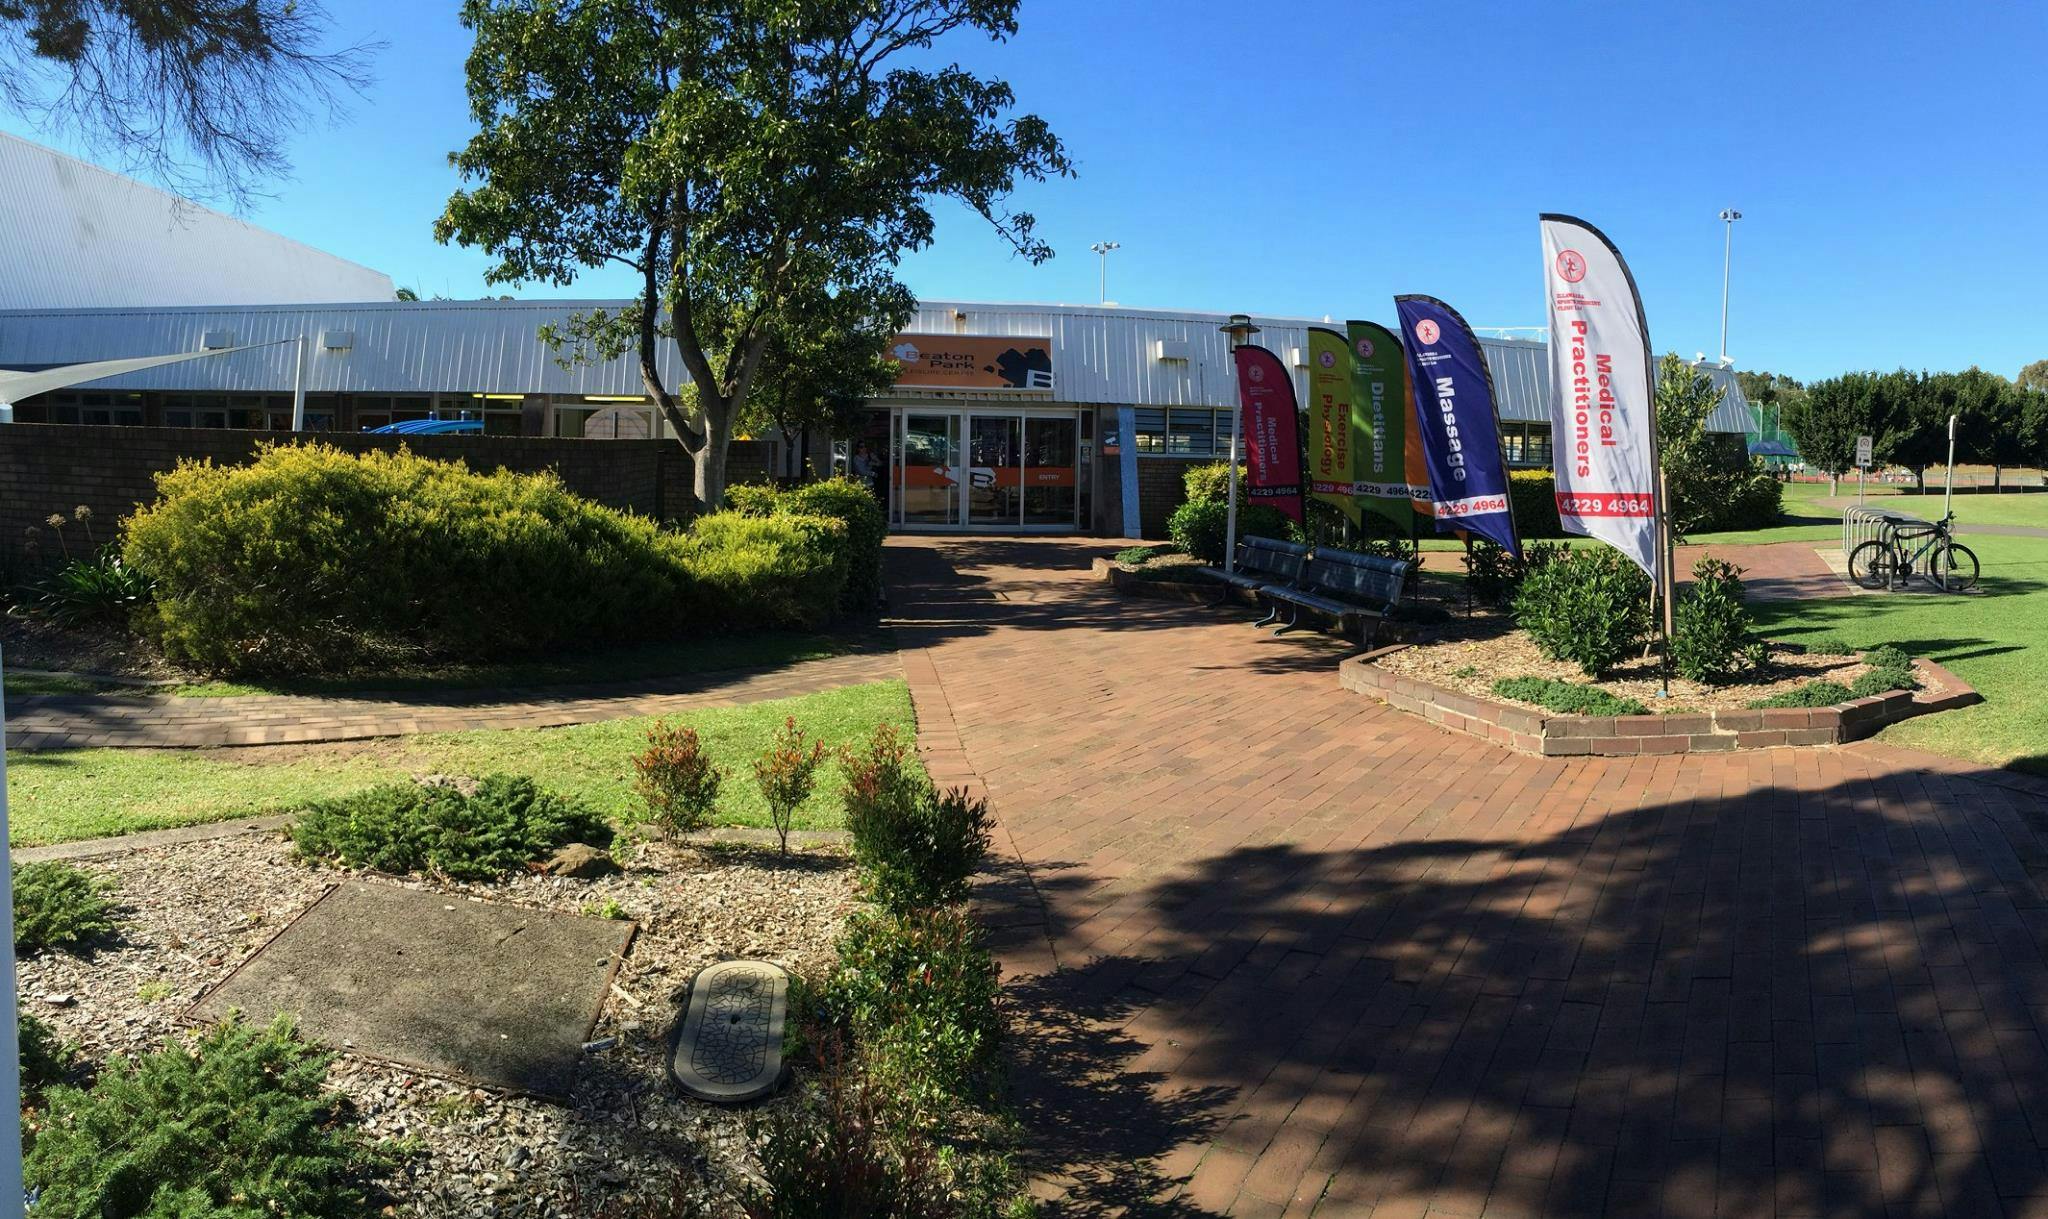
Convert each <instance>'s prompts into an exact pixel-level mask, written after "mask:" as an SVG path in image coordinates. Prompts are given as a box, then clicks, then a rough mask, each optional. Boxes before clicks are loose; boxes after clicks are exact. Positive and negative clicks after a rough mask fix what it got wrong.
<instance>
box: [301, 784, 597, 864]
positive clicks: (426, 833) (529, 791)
mask: <svg viewBox="0 0 2048 1219" xmlns="http://www.w3.org/2000/svg"><path fill="white" fill-rule="evenodd" d="M611 840H612V831H611V827H610V826H608V825H606V824H605V822H604V818H602V817H601V816H599V815H598V814H597V813H595V812H593V811H591V810H590V809H589V808H587V807H586V806H584V805H583V804H581V803H579V802H576V801H573V800H569V799H565V798H564V797H562V796H558V795H556V794H555V793H553V792H550V791H547V790H545V789H543V788H541V787H539V786H538V785H536V784H535V783H534V781H533V780H531V779H528V778H524V777H522V776H517V775H488V776H486V777H484V778H482V779H480V780H478V781H477V783H476V785H475V788H474V790H472V791H465V790H463V789H462V788H461V787H458V786H455V785H454V784H449V783H391V784H384V785H382V786H378V787H372V788H368V789H366V790H364V791H360V792H356V793H354V794H353V795H348V796H343V797H341V798H340V799H337V800H323V801H320V802H319V803H316V804H312V805H308V806H307V807H306V809H305V810H304V811H303V812H301V813H300V814H299V816H298V818H297V820H296V821H294V822H293V823H292V845H293V847H294V848H295V849H296V850H297V852H298V854H299V856H300V857H301V858H303V859H306V860H310V861H313V862H327V861H332V862H338V863H341V864H343V865H345V866H347V867H351V868H370V869H374V870H375V871H379V872H390V873H394V874H405V873H414V872H430V873H436V874H439V875H442V876H446V877H449V878H451V879H454V880H495V879H497V878H499V877H501V876H504V875H505V874H507V873H509V872H512V871H514V870H516V869H518V868H520V867H523V866H525V865H526V864H528V863H531V862H533V861H534V860H536V859H539V858H541V857H542V856H544V855H546V854H547V853H548V852H550V851H552V850H554V849H555V848H557V847H560V846H565V845H567V844H569V843H572V842H582V843H589V844H592V845H595V846H603V845H605V844H607V843H609V842H611Z"/></svg>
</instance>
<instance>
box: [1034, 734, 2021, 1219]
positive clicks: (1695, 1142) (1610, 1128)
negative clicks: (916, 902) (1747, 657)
mask: <svg viewBox="0 0 2048 1219" xmlns="http://www.w3.org/2000/svg"><path fill="white" fill-rule="evenodd" d="M1445 828H1448V827H1445ZM1424 832H1427V831H1424ZM1439 832H1441V831H1439ZM2044 835H2048V805H2044V804H2043V803H2042V802H2041V801H2040V800H2038V799H2037V798H2035V797H2032V796H2030V795H2026V794H2024V793H2019V792H2013V791H2008V790H2004V789H1999V788H1995V787H1991V786H1988V785H1980V784H1975V783H1970V782H1968V781H1965V780H1960V779H1953V778H1951V777H1948V776H1944V775H1941V774H1937V773H1934V772H1932V771H1912V770H1906V771H1900V772H1896V773H1894V774H1892V775H1890V776H1888V777H1884V778H1877V779H1858V780H1855V781H1851V782H1846V783H1840V784H1837V785H1834V786H1831V787H1825V788H1806V789H1803V790H1802V789H1797V788H1795V787H1793V786H1790V785H1787V786H1784V787H1776V788H1769V789H1764V790H1763V791H1761V792H1757V793H1754V794H1751V795H1749V796H1745V797H1741V798H1731V797H1721V796H1718V795H1714V794H1712V793H1710V792H1701V793H1699V794H1698V795H1693V796H1684V797H1681V798H1678V799H1674V800H1671V801H1668V802H1664V803H1658V804H1654V805H1650V806H1646V807H1642V808H1637V809H1632V810H1627V811H1621V812H1615V813H1611V814H1609V815H1606V816H1604V817H1588V818H1584V819H1582V820H1581V821H1580V822H1579V823H1577V824H1574V825H1572V826H1570V828H1567V829H1563V830H1561V831H1558V832H1552V833H1547V834H1540V835H1530V836H1526V837H1517V836H1513V835H1509V836H1507V837H1504V838H1479V837H1455V836H1449V835H1446V836H1444V837H1421V838H1410V839H1405V840H1400V841H1394V842H1391V843H1388V844H1386V845H1379V846H1371V847H1365V848H1360V849H1349V850H1310V849H1304V848H1303V847H1301V846H1299V845H1294V844H1277V845H1256V846H1244V847H1241V848H1238V849H1235V850H1231V851H1228V852H1225V853H1222V854H1217V855H1210V856H1205V857H1199V858H1195V859H1192V860H1189V861H1187V862H1185V863H1184V864H1181V865H1178V866H1174V867H1172V868H1170V869H1162V870H1161V872H1160V874H1159V876H1158V878H1157V879H1156V880H1153V881H1151V882H1150V883H1149V885H1148V887H1147V888H1146V889H1145V891H1144V893H1143V895H1142V896H1143V902H1142V909H1143V910H1144V911H1146V912H1147V913H1146V917H1147V918H1149V919H1151V920H1153V921H1152V923H1151V925H1150V927H1149V929H1148V931H1147V932H1146V933H1145V934H1143V935H1142V936H1137V937H1130V936H1128V935H1127V934H1126V935H1123V936H1122V937H1121V938H1123V939H1125V940H1126V941H1128V943H1127V946H1126V947H1125V948H1123V949H1121V950H1118V951H1114V952H1111V953H1109V954H1106V955H1105V956H1103V957H1101V958H1099V959H1096V960H1093V961H1090V962H1089V963H1088V964H1086V965H1084V966H1081V967H1078V968H1074V967H1070V968H1067V969H1064V970H1061V971H1059V972H1058V973H1057V974H1054V975H1052V976H1049V977H1035V978H1031V979H1028V980H1025V981H1022V982H1020V983H1018V984H1017V985H1016V986H1015V987H1014V988H1013V989H1012V992H1011V993H1012V995H1013V996H1014V998H1015V1000H1016V1003H1017V1008H1018V1023H1019V1041H1020V1043H1021V1045H1022V1053H1023V1055H1024V1061H1023V1066H1024V1071H1023V1074H1024V1075H1025V1076H1026V1077H1028V1078H1030V1079H1031V1081H1032V1083H1033V1085H1034V1087H1035V1088H1037V1089H1039V1091H1037V1092H1036V1093H1034V1094H1029V1095H1031V1099H1029V1100H1027V1101H1026V1103H1025V1116H1026V1119H1027V1125H1028V1126H1029V1127H1030V1129H1032V1130H1033V1131H1034V1133H1035V1135H1036V1136H1037V1137H1038V1138H1039V1139H1040V1140H1041V1143H1040V1150H1041V1152H1042V1153H1043V1154H1044V1155H1045V1156H1046V1158H1047V1159H1048V1160H1049V1161H1051V1162H1056V1163H1061V1164H1064V1165H1065V1166H1066V1167H1065V1172H1066V1174H1067V1176H1068V1178H1070V1179H1071V1180H1072V1182H1073V1187H1072V1191H1071V1192H1070V1194H1069V1199H1068V1206H1067V1208H1063V1209H1062V1210H1061V1211H1060V1212H1059V1213H1061V1214H1067V1213H1095V1212H1096V1211H1098V1210H1101V1211H1107V1210H1109V1209H1112V1208H1113V1207H1115V1206H1117V1205H1127V1204H1131V1203H1132V1202H1134V1201H1136V1200H1139V1199H1149V1198H1152V1197H1154V1196H1155V1195H1157V1194H1159V1193H1160V1192H1161V1191H1162V1190H1165V1191H1167V1192H1169V1193H1170V1192H1171V1189H1172V1184H1173V1182H1175V1181H1187V1182H1189V1188H1188V1189H1187V1190H1186V1191H1185V1192H1183V1193H1182V1194H1180V1195H1179V1198H1178V1200H1177V1201H1175V1202H1173V1203H1167V1204H1162V1205H1165V1206H1167V1207H1168V1208H1169V1209H1170V1210H1172V1212H1173V1213H1180V1214H1210V1213H1215V1214H1221V1213H1262V1214H1263V1213H1272V1214H1278V1213H1280V1208H1281V1207H1284V1206H1290V1205H1291V1206H1295V1207H1297V1208H1299V1209H1297V1210H1295V1211H1290V1212H1289V1213H1307V1208H1308V1207H1309V1206H1310V1205H1312V1204H1316V1203H1318V1200H1320V1207H1321V1209H1320V1210H1319V1211H1318V1212H1317V1213H1320V1214H1325V1215H1339V1214H1344V1215H1349V1214H1365V1213H1371V1208H1373V1207H1374V1206H1379V1207H1381V1208H1382V1210H1381V1211H1380V1212H1379V1213H1391V1212H1393V1211H1395V1210H1397V1209H1398V1213H1401V1214H1417V1215H1419V1214H1422V1213H1423V1211H1424V1209H1426V1208H1428V1207H1431V1206H1434V1207H1435V1208H1437V1209H1436V1210H1431V1211H1430V1212H1429V1213H1431V1214H1437V1213H1445V1214H1452V1215H1470V1216H1477V1215H1480V1214H1481V1213H1482V1212H1483V1213H1484V1214H1485V1215H1488V1216H1493V1215H1515V1214H1526V1215H1542V1216H1559V1215H1595V1214H1611V1215H1630V1216H1634V1215H1655V1214H1663V1215H1670V1216H1702V1217H1705V1216H1711V1215H1716V1214H1719V1215H1766V1216H1767V1215H1773V1214H1775V1215H1778V1216H1801V1215H1815V1216H1819V1215H1887V1216H1927V1217H1933V1216H1944V1215H1971V1216H1978V1215H1983V1216H1996V1215H2000V1214H2008V1213H2009V1214H2020V1213H2026V1214H2039V1213H2041V1211H2040V1210H2039V1209H2029V1208H2038V1207H2039V1206H2040V1205H2041V1202H2042V1198H2043V1196H2044V1194H2048V1169H2044V1161H2043V1155H2042V1148H2043V1147H2044V1146H2048V1045H2044V1042H2043V1040H2042V1032H2043V1030H2044V1028H2048V965H2044V959H2043V944H2044V942H2048V940H2044V937H2048V901H2044V898H2043V895H2042V891H2041V888H2040V887H2039V885H2038V883H2037V882H2038V880H2039V879H2040V878H2041V877H2042V875H2043V874H2044V872H2048V842H2044ZM1084 879H1085V878H1084V877H1083V876H1081V875H1079V874H1076V875H1073V876H1071V877H1070V879H1069V880H1068V883H1069V884H1070V885H1071V886H1072V887H1073V888H1075V889H1077V890H1078V889H1079V888H1081V887H1083V885H1084ZM1047 900H1048V902H1049V904H1051V905H1052V906H1054V907H1055V913H1057V907H1058V906H1059V905H1060V903H1061V901H1062V900H1063V894H1062V892H1061V891H1059V890H1057V889H1056V890H1052V891H1050V892H1049V894H1048V898H1047ZM1055 922H1056V923H1057V919H1056V920H1055ZM1087 930H1088V927H1086V926H1083V927H1082V936H1083V937H1085V934H1086V932H1087ZM1112 934H1113V938H1116V934H1115V933H1112ZM1081 942H1083V943H1085V942H1086V941H1085V938H1082V939H1081ZM1076 950H1077V949H1075V948H1072V947H1069V948H1063V949H1062V951H1063V952H1071V951H1076ZM1148 1148H1149V1150H1148ZM1154 1152H1158V1153H1162V1154H1160V1155H1159V1157H1158V1158H1156V1159H1154V1158H1148V1157H1150V1156H1152V1155H1153V1153H1154ZM1133 1164H1136V1165H1138V1166H1139V1167H1137V1168H1134V1169H1121V1171H1128V1172H1132V1173H1133V1174H1134V1175H1133V1177H1132V1179H1131V1181H1130V1183H1129V1186H1128V1188H1119V1187H1120V1186H1121V1182H1118V1181H1117V1180H1116V1179H1115V1178H1116V1175H1117V1173H1118V1171H1120V1168H1119V1166H1122V1165H1133ZM1233 1208H1234V1209H1233Z"/></svg>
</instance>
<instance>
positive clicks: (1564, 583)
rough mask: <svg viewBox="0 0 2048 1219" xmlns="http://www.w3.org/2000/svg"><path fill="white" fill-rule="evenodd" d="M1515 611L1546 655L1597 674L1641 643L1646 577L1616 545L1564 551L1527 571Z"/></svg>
mask: <svg viewBox="0 0 2048 1219" xmlns="http://www.w3.org/2000/svg"><path fill="white" fill-rule="evenodd" d="M1514 612H1515V623H1516V625H1518V626H1520V627H1521V628H1522V629H1523V630H1525V631H1527V632H1529V636H1530V638H1531V639H1533V640H1534V641H1535V643H1536V647H1537V648H1538V650H1540V651H1541V652H1542V653H1543V654H1544V655H1545V656H1547V657H1549V658H1550V659H1552V660H1564V661H1570V662H1572V663H1573V664H1576V665H1578V666H1579V668H1580V669H1581V670H1583V671H1584V672H1585V674H1586V676H1588V677H1598V676H1599V675H1600V674H1601V672H1602V671H1603V670H1605V669H1607V668H1609V667H1610V666H1612V665H1614V664H1615V663H1616V662H1617V661H1619V660H1621V659H1622V658H1623V657H1625V656H1627V655H1628V654H1629V653H1630V652H1631V651H1634V650H1635V649H1637V648H1639V647H1640V646H1641V645H1642V641H1643V638H1644V636H1645V634H1646V633H1647V632H1648V631H1649V629H1650V577H1649V576H1647V575H1645V574H1643V570H1642V568H1640V567H1637V566H1636V565H1635V564H1634V563H1632V562H1630V561H1629V560H1628V558H1627V557H1626V556H1624V555H1623V554H1622V553H1621V552H1620V551H1618V550H1613V549H1610V548H1608V547H1604V546H1603V547H1600V548H1598V549H1593V550H1573V551H1569V552H1567V553H1564V554H1561V555H1557V556H1555V557H1553V558H1551V559H1550V560H1549V561H1548V562H1545V563H1544V564H1543V565H1542V566H1541V567H1538V568H1536V569H1535V570H1533V571H1530V572H1529V573H1528V575H1527V576H1526V577H1525V578H1524V579H1523V581H1522V587H1521V589H1520V591H1518V592H1517V593H1516V594H1515V600H1514Z"/></svg>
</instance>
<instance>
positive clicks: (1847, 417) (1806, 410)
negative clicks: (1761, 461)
mask: <svg viewBox="0 0 2048 1219" xmlns="http://www.w3.org/2000/svg"><path fill="white" fill-rule="evenodd" d="M1881 380H1882V376H1881V374H1878V373H1874V372H1851V373H1843V374H1842V375H1841V376H1839V377H1830V378H1828V379H1827V380H1825V381H1816V382H1814V383H1813V384H1812V385H1809V386H1807V389H1806V400H1805V401H1804V402H1801V403H1799V404H1798V406H1796V407H1795V408H1794V409H1792V410H1790V411H1787V412H1786V414H1785V427H1786V429H1787V430H1788V431H1790V432H1791V433H1792V437H1793V439H1794V440H1796V441H1798V442H1799V455H1800V457H1802V458H1804V459H1805V460H1806V462H1807V464H1809V465H1811V466H1813V467H1814V468H1815V469H1817V470H1819V471H1821V472H1822V473H1823V474H1826V475H1827V476H1828V481H1829V484H1830V486H1829V492H1830V494H1832V493H1833V492H1834V491H1836V490H1839V488H1838V487H1836V486H1834V485H1833V484H1834V482H1835V480H1836V479H1839V478H1840V477H1841V476H1842V475H1843V474H1844V473H1846V472H1847V471H1849V470H1851V469H1854V468H1855V465H1856V438H1857V437H1858V436H1871V437H1875V436H1876V435H1877V434H1878V432H1880V431H1882V430H1883V429H1882V427H1881V426H1880V425H1881V424H1882V423H1883V420H1882V418H1881V417H1880V416H1879V413H1878V412H1879V404H1880V402H1881V401H1882V396H1881V393H1880V391H1879V384H1878V383H1879V382H1880V381H1881Z"/></svg>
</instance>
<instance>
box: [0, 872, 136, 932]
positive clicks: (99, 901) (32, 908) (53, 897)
mask: <svg viewBox="0 0 2048 1219" xmlns="http://www.w3.org/2000/svg"><path fill="white" fill-rule="evenodd" d="M113 887H114V882H113V881H112V880H110V879H108V878H107V877H104V876H98V875H95V874H93V873H91V872H87V871H85V870H84V869H83V868H77V867H73V866H72V865H70V864H68V863H56V862H47V863H25V864H22V865H21V866H20V867H18V868H16V869H14V949H15V951H16V952H23V953H34V952H42V951H44V950H45V949H50V948H77V947H79V946H81V945H84V944H88V943H91V942H92V941H93V940H96V939H99V938H100V937H102V936H107V935H112V934H113V932H114V904H113V903H112V902H110V901H108V900H107V893H108V892H109V891H111V890H112V889H113Z"/></svg>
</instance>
